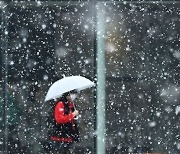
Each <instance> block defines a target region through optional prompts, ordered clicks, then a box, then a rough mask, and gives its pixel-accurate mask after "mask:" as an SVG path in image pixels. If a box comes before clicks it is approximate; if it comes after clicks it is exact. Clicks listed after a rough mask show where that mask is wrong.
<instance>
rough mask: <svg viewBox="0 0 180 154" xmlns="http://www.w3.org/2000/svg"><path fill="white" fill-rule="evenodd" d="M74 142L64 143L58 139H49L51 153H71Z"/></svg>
mask: <svg viewBox="0 0 180 154" xmlns="http://www.w3.org/2000/svg"><path fill="white" fill-rule="evenodd" d="M71 145H72V143H63V142H57V141H49V150H48V151H49V153H51V154H71V151H70V149H71Z"/></svg>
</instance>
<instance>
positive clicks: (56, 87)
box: [45, 76, 95, 101]
mask: <svg viewBox="0 0 180 154" xmlns="http://www.w3.org/2000/svg"><path fill="white" fill-rule="evenodd" d="M94 85H95V84H94V82H92V81H90V80H89V79H87V78H85V77H82V76H69V77H64V78H62V79H60V80H58V81H56V82H54V83H53V84H52V85H51V87H50V88H49V90H48V92H47V95H46V97H45V101H48V100H52V99H56V98H59V97H61V96H62V94H64V93H66V92H68V91H71V90H78V91H80V90H83V89H86V88H89V87H92V86H94Z"/></svg>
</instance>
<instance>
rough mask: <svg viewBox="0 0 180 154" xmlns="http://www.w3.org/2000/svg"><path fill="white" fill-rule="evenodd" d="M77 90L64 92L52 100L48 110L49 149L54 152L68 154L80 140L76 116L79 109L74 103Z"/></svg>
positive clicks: (55, 153) (54, 153) (53, 153)
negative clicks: (55, 99)
mask: <svg viewBox="0 0 180 154" xmlns="http://www.w3.org/2000/svg"><path fill="white" fill-rule="evenodd" d="M76 97H77V91H76V90H73V91H70V92H66V93H64V94H63V95H62V96H61V97H60V98H59V99H58V100H57V101H55V103H54V102H51V108H50V109H49V111H48V118H47V127H48V140H49V151H50V153H52V154H68V153H70V147H71V145H72V144H73V143H74V142H78V141H79V131H78V126H77V120H76V117H77V116H78V115H79V111H78V110H76V109H75V105H74V103H73V101H74V99H75V98H76Z"/></svg>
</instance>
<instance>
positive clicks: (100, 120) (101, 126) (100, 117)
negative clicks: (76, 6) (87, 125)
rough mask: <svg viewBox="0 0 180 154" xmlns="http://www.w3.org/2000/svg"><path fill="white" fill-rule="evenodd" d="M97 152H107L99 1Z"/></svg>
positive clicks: (102, 9) (99, 7)
mask: <svg viewBox="0 0 180 154" xmlns="http://www.w3.org/2000/svg"><path fill="white" fill-rule="evenodd" d="M96 7H97V8H96V9H97V114H96V115H97V127H96V129H97V151H96V153H97V154H105V40H104V36H105V22H104V20H105V7H104V3H102V2H98V3H97V6H96Z"/></svg>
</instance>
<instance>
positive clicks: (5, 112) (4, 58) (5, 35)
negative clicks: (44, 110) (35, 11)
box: [1, 2, 8, 154]
mask: <svg viewBox="0 0 180 154" xmlns="http://www.w3.org/2000/svg"><path fill="white" fill-rule="evenodd" d="M1 9H2V24H1V25H2V80H3V81H2V91H3V122H4V125H3V126H4V137H3V151H4V154H7V153H8V118H7V116H8V99H7V91H8V89H7V83H8V79H7V78H8V68H7V67H8V47H7V43H8V31H7V18H8V14H7V4H5V3H4V2H1Z"/></svg>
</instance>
